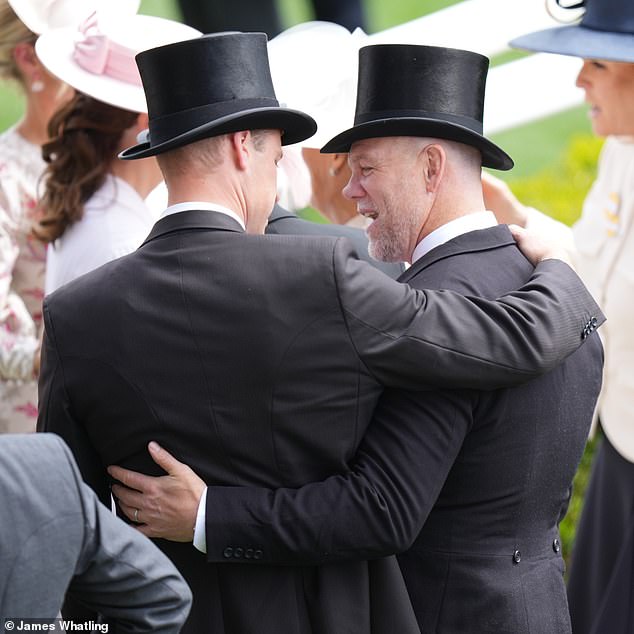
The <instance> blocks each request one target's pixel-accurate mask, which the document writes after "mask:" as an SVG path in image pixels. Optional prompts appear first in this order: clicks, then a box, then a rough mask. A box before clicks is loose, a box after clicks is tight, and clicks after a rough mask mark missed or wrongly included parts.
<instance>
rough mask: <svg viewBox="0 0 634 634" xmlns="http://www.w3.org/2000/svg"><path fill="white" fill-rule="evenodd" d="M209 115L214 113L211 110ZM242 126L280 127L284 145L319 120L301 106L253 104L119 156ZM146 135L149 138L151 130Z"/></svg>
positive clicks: (151, 152) (308, 133)
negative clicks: (306, 112)
mask: <svg viewBox="0 0 634 634" xmlns="http://www.w3.org/2000/svg"><path fill="white" fill-rule="evenodd" d="M209 116H210V118H212V117H213V115H211V114H210V115H209ZM240 130H281V132H282V145H291V144H293V143H298V142H300V141H303V140H304V139H307V138H308V137H310V136H312V135H313V134H314V133H315V131H316V130H317V124H316V123H315V121H314V120H313V119H311V118H310V117H308V116H307V115H306V114H305V113H303V112H300V111H298V110H291V109H290V108H282V107H271V108H253V109H250V110H242V111H240V112H238V113H235V114H231V115H227V116H225V117H220V118H218V119H213V120H210V121H208V122H207V123H203V124H202V125H199V126H197V127H195V128H192V129H189V130H187V132H183V133H182V134H179V135H177V136H174V137H172V138H170V139H169V140H167V141H163V142H161V143H156V144H154V145H153V144H152V143H151V141H149V140H146V141H144V142H142V143H139V144H137V145H134V146H133V147H131V148H128V149H127V150H124V151H123V152H121V153H120V154H119V158H121V159H124V160H132V159H141V158H147V157H149V156H156V155H157V154H162V153H163V152H167V151H168V150H173V149H176V148H178V147H182V146H183V145H188V144H189V143H195V142H196V141H201V140H202V139H207V138H209V137H212V136H220V135H221V134H229V133H231V132H239V131H240ZM146 138H149V133H148V134H146Z"/></svg>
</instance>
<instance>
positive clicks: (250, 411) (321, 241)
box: [38, 33, 602, 634]
mask: <svg viewBox="0 0 634 634" xmlns="http://www.w3.org/2000/svg"><path fill="white" fill-rule="evenodd" d="M137 60H138V65H139V68H140V72H141V77H142V79H143V84H144V88H145V91H146V95H147V98H148V107H149V119H150V129H149V138H148V139H147V140H146V141H144V142H143V143H140V144H139V145H137V146H135V147H134V148H131V149H129V150H127V151H125V152H124V153H123V155H122V156H123V158H143V157H146V156H153V155H157V158H158V161H159V164H160V166H161V169H162V171H163V174H164V177H165V182H166V184H167V188H168V192H169V205H170V206H169V207H168V209H167V210H166V211H165V212H164V213H163V216H162V218H161V219H160V220H159V221H158V222H157V223H156V225H155V227H154V228H153V230H152V232H151V234H150V235H149V237H148V238H147V240H146V241H145V243H144V244H143V245H142V246H141V247H140V248H139V249H138V250H137V251H136V252H135V253H133V254H131V255H129V256H126V257H124V258H121V259H119V260H116V261H114V262H111V263H109V264H107V265H105V266H104V267H102V268H100V269H98V270H97V271H94V272H93V273H91V274H89V275H86V276H84V277H82V278H80V279H78V280H76V281H75V282H73V283H72V284H69V285H67V286H65V287H63V288H62V289H60V290H59V291H57V292H56V293H54V294H52V295H50V296H49V297H48V298H47V300H46V301H45V305H44V315H45V317H44V319H45V323H46V326H45V328H46V335H45V341H44V343H43V360H42V371H41V392H40V402H41V404H42V408H41V412H40V416H39V420H38V428H39V429H40V430H48V431H55V432H57V433H59V434H60V435H61V436H63V437H64V438H65V439H66V441H67V442H68V443H69V445H70V446H71V449H72V450H73V452H74V454H75V456H76V457H77V460H78V463H79V466H80V469H81V471H82V474H83V476H84V477H85V478H86V480H87V482H88V483H89V484H90V485H91V486H92V487H93V488H94V489H95V490H96V491H97V493H98V495H99V496H100V498H101V499H102V500H103V501H104V502H106V503H107V502H108V499H109V480H108V476H107V473H106V471H105V469H104V467H103V466H102V465H109V464H119V465H122V466H124V467H129V468H133V469H137V470H140V471H143V472H145V473H150V474H157V473H158V472H159V470H158V469H157V468H156V466H155V465H154V463H153V462H152V461H151V459H150V458H149V456H148V455H147V452H146V450H145V447H146V445H147V442H148V441H149V440H150V439H153V438H154V439H156V440H158V441H159V442H160V443H161V444H163V445H164V446H166V447H169V449H170V450H172V451H174V453H175V455H176V456H177V457H179V458H181V459H183V460H185V461H186V462H188V463H189V464H191V465H192V466H193V467H194V468H195V469H196V470H198V471H199V472H200V473H201V474H202V475H203V477H204V479H205V480H206V481H207V482H209V483H213V484H217V485H225V486H238V485H251V486H263V487H272V488H277V487H281V486H291V487H294V486H300V485H302V484H305V483H307V482H311V481H313V480H320V479H322V478H324V477H326V476H327V475H329V474H330V473H334V472H341V471H344V470H345V469H346V467H347V460H348V458H349V457H350V456H351V455H353V453H354V451H355V449H356V448H357V446H358V444H359V442H360V440H361V437H362V434H363V432H364V431H365V429H366V427H367V425H368V423H369V421H370V418H371V414H372V411H373V410H374V407H375V404H376V402H377V399H378V397H379V395H380V392H381V391H382V387H383V385H390V386H395V387H396V386H399V387H403V388H405V387H409V388H412V389H413V388H417V389H424V388H425V386H427V385H428V384H432V385H433V384H443V385H453V386H456V385H462V386H470V387H474V388H475V387H480V388H484V387H492V386H494V385H498V384H500V383H503V384H509V383H515V382H518V381H521V380H522V379H526V378H527V377H528V376H532V375H533V374H534V370H535V369H536V368H537V369H538V370H542V369H544V368H545V367H552V366H553V365H556V364H557V363H558V361H560V360H561V358H562V357H564V356H566V355H567V353H570V352H572V351H574V350H576V349H577V348H578V346H579V342H580V341H581V333H582V328H583V326H584V325H585V324H587V322H588V320H589V319H591V318H592V317H593V316H596V320H597V321H600V320H601V319H602V316H601V313H600V311H599V309H598V308H597V306H596V304H595V303H594V302H593V301H592V299H591V298H590V297H589V296H588V295H587V293H586V291H585V288H584V287H583V286H582V285H581V284H580V282H579V281H578V278H577V277H576V276H575V275H574V273H572V271H571V270H570V269H569V268H568V267H567V266H566V265H565V264H563V263H561V262H557V261H548V262H542V263H541V264H540V265H539V266H538V267H537V269H536V271H535V273H534V274H533V275H532V277H530V276H529V275H527V276H526V278H527V279H528V278H529V277H530V281H529V283H528V287H527V288H526V289H524V290H523V291H519V292H517V293H512V294H510V295H508V296H507V297H505V298H502V299H501V301H495V302H489V301H481V300H476V301H473V300H468V299H466V298H464V297H462V296H460V295H458V294H452V293H436V292H430V293H426V292H420V291H414V290H412V289H409V288H408V287H407V286H406V285H403V284H398V283H396V282H394V281H392V280H390V279H389V278H387V277H386V276H385V275H383V274H381V273H379V272H377V271H375V270H374V269H373V268H372V267H370V266H369V265H367V264H365V263H362V262H360V261H359V260H358V259H357V258H356V257H354V256H353V255H352V253H351V249H350V248H349V246H348V243H347V242H346V241H345V240H336V239H332V238H318V239H310V238H299V237H291V236H261V235H253V234H260V233H262V231H263V229H264V226H265V224H266V219H267V216H268V213H269V210H270V209H271V207H272V205H273V201H274V198H275V168H276V162H277V160H278V159H279V158H280V156H281V153H282V149H281V143H282V142H283V143H293V142H296V141H298V140H300V139H302V138H303V137H305V136H306V135H309V134H312V133H313V132H314V122H313V121H312V119H311V118H310V117H308V116H307V115H305V114H303V113H300V112H297V111H293V110H288V109H285V108H281V107H280V106H279V105H278V103H277V101H276V99H275V95H274V92H273V87H272V83H271V79H270V73H269V69H268V64H267V56H266V38H265V36H264V35H263V34H241V33H228V34H219V35H213V36H207V37H202V38H199V39H196V40H191V41H188V42H182V43H179V44H175V45H170V46H165V47H160V48H157V49H152V50H149V51H145V52H143V53H141V54H140V55H139V56H138V57H137ZM204 78H210V79H209V81H204ZM245 227H246V229H247V232H246V233H245V231H244V229H245ZM542 278H546V279H545V280H544V283H542ZM553 285H554V286H555V287H556V288H557V295H558V296H557V295H553V293H552V290H551V289H550V287H551V286H553ZM560 285H561V288H559V286H560ZM452 324H464V325H465V326H464V328H462V327H461V329H460V331H459V332H456V331H455V328H454V327H453V326H452ZM535 324H539V326H538V328H537V329H536V328H535ZM492 341H495V345H494V346H492V343H491V342H492ZM201 493H202V490H201V489H200V488H199V489H198V490H197V491H195V492H194V497H195V498H196V500H198V498H199V497H200V496H201ZM127 510H128V512H129V515H130V518H131V519H132V520H133V521H135V522H137V523H142V522H144V520H145V517H144V509H143V508H140V507H136V508H134V509H129V508H128V509H127ZM193 529H194V522H193V521H192V522H191V524H190V525H189V526H188V533H189V535H188V537H189V538H190V539H191V535H192V534H193ZM160 546H161V548H162V549H163V550H164V551H165V552H166V553H167V554H168V555H169V556H170V557H171V558H172V560H173V561H174V562H175V563H176V564H177V566H178V567H179V569H180V570H181V572H182V574H183V575H184V577H185V578H186V580H187V581H188V583H189V584H190V586H191V588H192V593H193V598H194V599H193V606H192V611H191V615H190V618H189V620H188V623H187V626H186V628H185V630H184V631H189V632H196V633H197V634H199V633H201V632H214V634H215V633H217V632H258V634H266V633H269V632H270V633H273V632H275V633H276V634H277V633H278V632H284V633H285V634H294V633H298V634H301V633H304V632H306V633H308V632H311V633H315V632H324V633H325V632H339V631H346V632H355V633H356V632H358V633H360V634H361V633H364V632H368V633H369V632H373V633H377V632H379V633H381V632H384V633H386V634H387V633H389V634H392V633H393V632H399V633H408V632H416V631H417V629H418V628H417V625H416V621H415V618H414V616H413V612H412V609H411V606H410V604H409V600H408V597H407V593H406V591H405V588H404V585H403V581H402V578H401V577H400V572H399V570H398V566H397V565H396V561H395V560H394V559H391V558H387V559H377V560H373V561H364V560H359V561H353V562H342V563H332V564H331V563H326V564H324V565H322V566H318V567H314V566H302V565H291V566H276V565H271V564H267V565H257V566H253V565H250V564H254V563H258V564H260V563H261V562H262V561H263V560H265V559H268V557H269V554H268V546H267V544H266V543H265V542H262V543H237V542H236V543H233V545H231V544H228V543H227V544H225V545H224V547H223V549H222V558H221V560H222V562H223V563H224V562H227V561H232V562H237V563H239V564H240V565H232V566H227V565H222V564H208V563H207V561H206V559H205V557H204V556H203V555H202V554H201V553H200V552H198V551H197V550H195V549H194V548H192V547H191V545H190V544H180V543H174V542H165V541H162V542H160Z"/></svg>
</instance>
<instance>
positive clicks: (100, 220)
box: [34, 12, 200, 293]
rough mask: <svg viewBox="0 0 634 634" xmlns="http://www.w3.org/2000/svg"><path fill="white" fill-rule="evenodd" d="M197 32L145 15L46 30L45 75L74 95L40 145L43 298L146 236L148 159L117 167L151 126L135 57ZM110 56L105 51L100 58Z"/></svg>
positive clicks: (151, 216)
mask: <svg viewBox="0 0 634 634" xmlns="http://www.w3.org/2000/svg"><path fill="white" fill-rule="evenodd" d="M198 35H200V33H199V32H198V31H196V30H195V29H192V28H191V27H188V26H186V25H184V24H180V23H178V22H175V21H172V20H166V19H163V18H157V17H153V16H147V15H134V16H128V17H127V18H126V20H121V19H119V15H118V14H117V13H108V12H106V13H104V14H93V15H91V16H90V17H89V18H88V19H87V20H86V21H84V22H83V23H82V24H81V25H80V27H79V31H77V28H76V27H75V28H73V27H65V28H61V29H52V30H49V31H48V32H47V33H45V34H43V35H42V36H41V37H40V38H39V39H38V41H37V44H36V50H37V53H38V55H39V56H40V59H41V60H42V61H43V63H44V64H45V65H46V66H47V68H48V70H49V71H50V72H51V73H53V74H55V75H56V76H58V77H59V78H61V79H63V80H64V81H65V82H67V83H68V84H69V85H71V86H72V87H73V88H75V90H76V91H77V93H76V95H75V97H74V98H73V99H72V100H71V101H70V102H69V103H68V104H67V105H66V106H65V107H63V108H62V109H61V110H60V111H59V112H57V113H56V114H55V116H54V117H53V118H52V120H51V123H50V128H49V132H50V137H51V138H50V140H49V141H48V142H47V143H46V144H45V145H44V147H43V154H44V158H45V160H46V161H47V163H48V165H47V168H46V172H45V175H44V181H45V186H44V191H43V195H42V202H41V206H42V208H43V210H44V215H43V216H42V217H41V218H40V219H39V221H38V222H37V224H36V225H35V226H34V233H35V234H36V235H37V236H38V237H39V238H40V239H41V240H43V241H44V242H50V243H53V244H52V246H51V248H50V249H49V251H48V257H47V267H46V292H47V293H49V292H52V291H54V290H55V289H57V288H59V287H60V286H61V285H63V284H65V283H67V282H69V281H71V280H72V279H75V278H76V277H78V276H79V275H82V274H84V273H87V272H88V271H91V270H93V269H95V268H97V267H98V266H100V265H102V264H104V263H106V262H108V261H110V260H113V259H115V258H118V257H121V256H122V255H126V254H127V253H130V252H131V251H133V250H134V249H136V248H137V247H138V246H139V245H140V244H141V243H142V242H143V240H144V239H145V238H146V237H147V235H148V233H149V231H150V228H151V227H152V225H153V224H154V222H155V220H156V218H157V214H156V213H155V212H154V211H153V210H152V209H150V207H149V206H148V205H147V204H146V203H145V198H146V197H147V196H148V195H149V194H150V192H152V191H153V190H154V189H155V188H156V186H157V185H158V184H159V183H160V182H161V181H162V176H161V173H160V170H159V168H158V164H157V163H156V160H155V159H154V158H149V159H146V160H143V161H137V162H135V163H129V162H124V161H120V160H119V159H118V158H117V155H118V153H119V152H121V151H122V150H123V149H125V148H126V147H129V146H130V145H134V143H136V141H137V137H138V135H139V134H140V133H141V132H142V131H144V130H145V129H146V128H147V126H148V117H147V106H146V102H145V95H144V92H143V88H142V86H141V78H140V76H139V73H138V69H137V67H136V62H135V60H134V56H135V55H136V54H137V53H138V52H140V51H142V50H144V49H146V48H152V47H154V46H160V45H162V44H167V43H170V42H175V41H178V40H182V39H188V38H192V37H196V36H198ZM104 51H107V53H104Z"/></svg>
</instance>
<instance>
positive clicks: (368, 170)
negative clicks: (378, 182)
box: [360, 166, 372, 176]
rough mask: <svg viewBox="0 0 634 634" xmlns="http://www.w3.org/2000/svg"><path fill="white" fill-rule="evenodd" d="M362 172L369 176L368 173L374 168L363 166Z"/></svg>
mask: <svg viewBox="0 0 634 634" xmlns="http://www.w3.org/2000/svg"><path fill="white" fill-rule="evenodd" d="M360 169H361V174H363V175H364V176H368V174H370V173H371V172H372V168H371V167H363V166H362V167H361V168H360Z"/></svg>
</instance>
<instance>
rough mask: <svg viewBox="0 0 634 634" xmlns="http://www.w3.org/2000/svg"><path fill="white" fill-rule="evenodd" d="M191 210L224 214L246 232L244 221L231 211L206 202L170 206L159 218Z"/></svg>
mask: <svg viewBox="0 0 634 634" xmlns="http://www.w3.org/2000/svg"><path fill="white" fill-rule="evenodd" d="M191 209H202V210H203V211H217V212H218V213H221V214H225V216H229V218H233V219H234V220H235V221H236V222H237V223H238V224H239V225H240V226H241V227H242V229H243V231H246V227H245V226H244V220H242V218H240V216H238V214H237V213H236V212H235V211H231V209H227V207H223V206H222V205H216V203H208V202H195V201H194V202H186V203H176V204H175V205H170V206H169V207H168V208H167V209H166V210H165V211H164V212H163V213H162V214H161V218H165V216H171V215H172V214H178V213H180V212H181V211H189V210H191Z"/></svg>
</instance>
